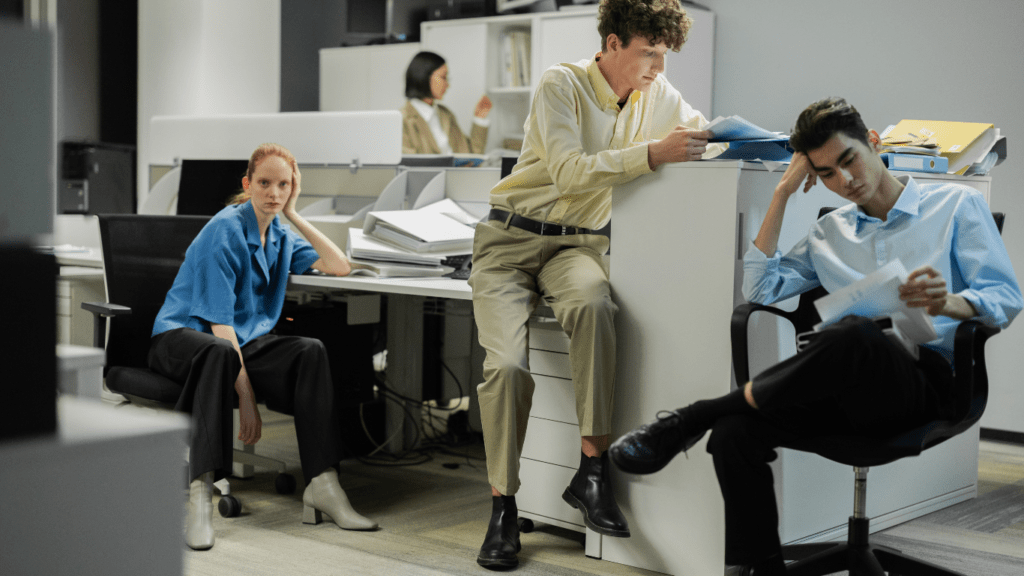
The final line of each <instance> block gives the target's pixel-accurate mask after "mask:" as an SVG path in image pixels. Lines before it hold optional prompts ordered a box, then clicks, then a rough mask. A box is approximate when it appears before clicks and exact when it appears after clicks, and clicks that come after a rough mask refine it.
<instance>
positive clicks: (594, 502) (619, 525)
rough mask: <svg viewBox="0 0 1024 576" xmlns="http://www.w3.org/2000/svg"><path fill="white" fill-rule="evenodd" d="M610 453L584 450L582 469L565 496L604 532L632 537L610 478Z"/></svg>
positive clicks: (587, 521)
mask: <svg viewBox="0 0 1024 576" xmlns="http://www.w3.org/2000/svg"><path fill="white" fill-rule="evenodd" d="M608 474H609V464H608V453H607V452H605V453H604V454H602V455H601V456H594V457H588V456H587V455H586V454H583V453H582V452H581V453H580V469H579V470H577V471H576V475H575V476H573V477H572V482H570V483H569V487H568V488H566V489H565V492H563V493H562V500H565V501H566V502H567V503H568V504H569V505H570V506H572V507H573V508H576V509H578V510H579V511H580V512H582V513H583V523H584V524H586V525H587V528H590V529H591V530H593V531H594V532H597V533H598V534H601V535H604V536H615V537H618V538H629V524H627V523H626V517H625V516H623V515H622V512H621V511H620V510H619V505H618V504H617V503H616V502H615V494H614V493H613V492H612V483H611V480H610V478H609V475H608Z"/></svg>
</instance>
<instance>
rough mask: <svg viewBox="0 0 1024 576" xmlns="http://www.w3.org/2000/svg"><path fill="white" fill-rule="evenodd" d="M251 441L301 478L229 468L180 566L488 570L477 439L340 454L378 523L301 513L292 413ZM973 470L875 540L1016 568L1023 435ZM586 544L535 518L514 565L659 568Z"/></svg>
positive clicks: (203, 569)
mask: <svg viewBox="0 0 1024 576" xmlns="http://www.w3.org/2000/svg"><path fill="white" fill-rule="evenodd" d="M257 452H259V453H261V454H266V455H268V456H272V457H276V458H280V459H282V460H284V461H285V462H287V463H288V467H289V469H290V472H291V473H292V474H293V475H295V476H296V479H297V480H298V485H299V486H300V488H299V489H298V490H297V491H296V493H295V494H292V495H280V494H277V493H276V492H275V491H274V474H273V473H272V472H264V471H258V472H257V474H256V476H255V477H254V478H253V479H250V480H233V481H232V491H233V493H234V494H235V495H236V496H237V497H239V498H240V499H241V500H242V504H243V512H242V515H241V516H239V517H237V518H221V517H220V516H219V515H215V516H214V528H215V530H216V538H217V540H216V544H215V546H214V547H213V549H212V550H209V551H204V552H195V551H191V550H188V549H186V551H185V573H186V574H188V575H196V576H234V575H247V576H248V575H268V576H269V575H281V574H297V575H298V574H302V575H305V574H310V575H314V574H315V575H326V574H338V575H350V574H353V575H355V574H358V575H396V576H398V575H402V576H405V575H410V576H418V575H424V576H427V575H429V576H435V575H436V576H440V575H463V574H466V575H475V576H480V575H482V574H489V573H490V572H488V571H486V570H484V569H482V568H480V567H479V566H477V564H476V562H475V558H476V553H477V550H478V548H479V546H480V543H481V541H482V538H483V531H484V530H485V529H486V521H487V518H488V517H489V515H490V496H489V487H488V484H487V478H486V473H485V470H484V463H483V460H482V457H483V448H482V446H480V445H479V444H474V445H470V446H467V447H461V448H455V449H451V450H449V451H447V452H434V453H433V454H432V458H431V459H430V460H429V461H426V462H423V463H420V464H417V465H414V466H371V465H367V464H363V463H360V462H358V461H356V460H346V461H345V462H343V463H342V470H341V475H340V478H341V482H342V486H343V487H344V488H345V490H346V492H347V493H348V495H349V497H350V499H351V500H352V502H353V505H354V506H355V507H356V509H357V510H359V511H360V512H361V513H362V514H364V515H366V516H369V517H371V518H373V519H374V520H376V521H378V522H379V523H380V525H381V529H380V530H378V531H376V532H349V531H345V530H340V529H339V528H338V527H337V526H335V525H334V524H333V523H332V522H330V521H329V520H328V521H325V522H324V523H322V524H319V525H316V526H311V525H304V524H302V521H301V520H302V494H301V492H302V490H301V486H303V485H304V482H303V480H302V477H301V471H300V469H299V465H298V462H299V459H298V446H297V445H296V443H295V434H294V429H293V426H292V421H291V419H290V418H288V417H286V416H281V415H278V414H274V413H265V415H264V432H263V439H262V440H261V441H260V443H259V445H258V446H257ZM980 478H981V480H980V482H979V496H978V498H975V499H973V500H970V501H967V502H964V503H961V504H958V505H956V506H953V507H950V508H947V509H945V510H940V511H938V512H934V513H932V514H929V515H927V516H923V517H921V518H918V519H916V520H912V521H910V522H907V523H905V524H902V525H900V526H896V527H893V528H891V529H888V530H886V531H884V532H882V533H880V534H877V535H876V538H877V541H878V542H879V543H881V544H885V545H888V546H892V547H894V548H898V549H900V550H903V551H904V552H907V553H909V554H911V555H914V556H918V557H921V558H924V559H926V560H929V561H931V562H935V563H938V564H940V565H943V566H947V567H949V568H952V569H955V570H959V571H962V572H964V573H966V574H970V575H977V576H1011V575H1013V576H1019V575H1024V447H1020V446H1014V445H1005V444H996V443H992V442H983V443H982V456H981V461H980ZM215 498H216V497H215ZM583 546H584V543H583V535H582V534H579V533H576V532H571V531H567V530H562V529H559V528H554V527H550V526H544V525H539V526H538V529H537V530H536V531H534V532H532V533H529V534H524V535H523V552H522V553H521V554H520V562H521V563H520V567H519V568H518V569H517V570H516V571H515V574H517V575H534V574H545V575H554V576H582V575H594V574H596V575H619V574H637V575H644V574H655V573H654V572H649V571H644V570H638V569H635V568H630V567H626V566H622V565H619V564H614V563H612V562H605V561H600V560H594V559H590V558H587V557H586V556H585V555H584V553H583ZM687 576H689V575H687Z"/></svg>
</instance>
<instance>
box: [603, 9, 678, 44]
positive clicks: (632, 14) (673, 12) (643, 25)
mask: <svg viewBox="0 0 1024 576" xmlns="http://www.w3.org/2000/svg"><path fill="white" fill-rule="evenodd" d="M692 24H693V19H692V18H690V17H689V16H687V14H686V10H683V7H682V6H681V5H680V4H679V0H601V6H600V8H599V9H598V15H597V31H598V32H599V33H600V34H601V50H605V49H606V48H607V46H606V45H605V43H606V42H607V40H608V35H609V34H615V35H616V36H618V37H619V40H621V41H622V45H623V46H628V45H629V42H630V40H632V39H633V37H634V36H641V37H644V38H647V39H648V40H650V42H651V44H657V43H659V42H664V43H665V45H666V46H668V47H669V49H670V50H672V51H673V52H679V49H680V48H682V47H683V44H684V43H685V42H686V35H687V34H688V33H689V32H690V26H691V25H692Z"/></svg>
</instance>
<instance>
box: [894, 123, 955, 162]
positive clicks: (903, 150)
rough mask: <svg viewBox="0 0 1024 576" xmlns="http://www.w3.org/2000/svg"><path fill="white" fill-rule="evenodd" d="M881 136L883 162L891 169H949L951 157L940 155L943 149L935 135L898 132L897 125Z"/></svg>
mask: <svg viewBox="0 0 1024 576" xmlns="http://www.w3.org/2000/svg"><path fill="white" fill-rule="evenodd" d="M881 136H882V147H881V150H880V153H881V156H882V162H884V163H885V165H886V167H887V168H889V169H890V170H912V171H914V172H945V171H946V170H948V169H949V159H947V158H946V157H945V156H940V155H939V152H940V151H941V149H940V148H939V144H938V142H936V141H935V137H934V136H933V135H929V134H914V133H912V132H906V133H903V132H897V131H896V126H889V127H888V128H886V129H885V131H883V132H882V134H881Z"/></svg>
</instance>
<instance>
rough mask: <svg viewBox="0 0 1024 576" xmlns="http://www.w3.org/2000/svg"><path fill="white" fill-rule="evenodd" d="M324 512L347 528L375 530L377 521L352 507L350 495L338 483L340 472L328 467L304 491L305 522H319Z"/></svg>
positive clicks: (303, 509)
mask: <svg viewBox="0 0 1024 576" xmlns="http://www.w3.org/2000/svg"><path fill="white" fill-rule="evenodd" d="M323 514H327V515H328V516H330V517H331V518H333V519H334V523H335V524H337V525H338V526H340V527H341V528H344V529H345V530H375V529H376V528H377V523H376V522H374V521H373V520H370V519H369V518H365V517H363V516H360V515H359V513H358V512H356V511H355V510H353V509H352V504H350V503H349V501H348V496H346V495H345V491H344V490H342V489H341V484H339V483H338V472H337V471H336V470H335V469H334V468H328V469H327V470H325V471H324V472H323V473H322V474H320V475H319V476H317V477H316V478H313V480H312V481H311V482H310V483H309V486H306V491H305V492H303V493H302V522H303V524H319V523H320V522H322V521H323Z"/></svg>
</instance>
